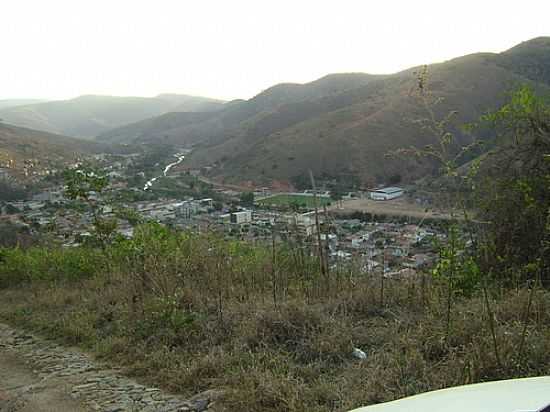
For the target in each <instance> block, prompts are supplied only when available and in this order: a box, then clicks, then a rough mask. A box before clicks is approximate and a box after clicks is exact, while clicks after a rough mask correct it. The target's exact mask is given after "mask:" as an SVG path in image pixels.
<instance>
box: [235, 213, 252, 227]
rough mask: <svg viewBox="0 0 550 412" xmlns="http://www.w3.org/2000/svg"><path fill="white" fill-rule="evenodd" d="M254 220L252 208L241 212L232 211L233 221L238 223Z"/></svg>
mask: <svg viewBox="0 0 550 412" xmlns="http://www.w3.org/2000/svg"><path fill="white" fill-rule="evenodd" d="M250 222H252V211H251V210H242V211H240V212H233V213H231V223H236V224H238V225H240V224H243V223H250Z"/></svg>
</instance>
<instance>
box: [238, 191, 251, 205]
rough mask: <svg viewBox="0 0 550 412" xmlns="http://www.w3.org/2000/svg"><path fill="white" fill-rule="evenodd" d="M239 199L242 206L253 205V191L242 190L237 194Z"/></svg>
mask: <svg viewBox="0 0 550 412" xmlns="http://www.w3.org/2000/svg"><path fill="white" fill-rule="evenodd" d="M239 200H240V202H241V205H243V206H246V207H252V206H254V192H242V193H241V194H240V196H239Z"/></svg>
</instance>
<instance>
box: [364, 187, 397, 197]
mask: <svg viewBox="0 0 550 412" xmlns="http://www.w3.org/2000/svg"><path fill="white" fill-rule="evenodd" d="M404 192H405V191H404V190H403V189H401V188H400V187H384V188H382V189H376V190H371V191H369V195H370V198H371V199H372V200H390V199H395V198H396V197H399V196H402V195H403V193H404Z"/></svg>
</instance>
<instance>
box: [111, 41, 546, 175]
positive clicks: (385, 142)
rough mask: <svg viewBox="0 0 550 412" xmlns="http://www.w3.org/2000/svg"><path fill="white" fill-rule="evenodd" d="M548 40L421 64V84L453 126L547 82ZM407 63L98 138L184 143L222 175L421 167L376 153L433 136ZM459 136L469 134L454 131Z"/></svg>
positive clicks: (288, 87)
mask: <svg viewBox="0 0 550 412" xmlns="http://www.w3.org/2000/svg"><path fill="white" fill-rule="evenodd" d="M549 60H550V38H537V39H533V40H531V41H528V42H524V43H522V44H520V45H518V46H516V47H514V48H512V49H510V50H508V51H506V52H504V53H501V54H493V53H479V54H473V55H468V56H464V57H459V58H456V59H453V60H450V61H447V62H444V63H440V64H432V65H430V66H428V72H429V79H428V86H429V89H430V91H431V92H432V93H433V96H434V99H437V98H440V99H441V103H440V104H439V105H438V106H437V107H436V112H437V113H436V114H437V115H438V116H444V115H445V114H446V113H448V112H449V111H451V110H457V111H458V118H457V124H461V123H464V122H471V121H473V120H476V119H477V118H478V117H479V115H480V114H482V113H483V112H485V111H487V110H489V109H492V108H496V107H497V106H499V105H500V104H501V103H502V102H503V101H504V99H505V98H506V93H507V91H509V90H510V89H512V88H513V87H515V86H517V85H519V84H521V83H525V82H530V83H531V84H533V85H534V86H535V87H536V88H539V89H544V90H546V89H547V88H548V86H549V85H550V72H549V70H550V69H549V67H550V62H549ZM415 70H416V69H415V68H411V69H409V70H405V71H403V72H400V73H396V74H393V75H388V76H372V75H366V74H340V75H330V76H326V77H324V78H322V79H319V80H317V81H314V82H312V83H308V84H304V85H297V84H280V85H276V86H274V87H272V88H270V89H267V90H265V91H264V92H262V93H260V94H258V95H257V96H255V97H254V98H252V99H250V100H248V101H238V102H234V103H232V104H231V105H228V106H227V107H226V108H225V109H224V110H221V111H219V112H216V113H209V114H204V115H197V116H194V117H190V116H188V115H184V114H171V115H170V116H166V117H164V118H156V119H150V120H148V121H147V122H145V123H141V124H134V125H131V126H127V127H126V128H124V129H115V130H113V131H111V132H108V133H106V134H103V135H102V136H101V139H104V140H107V141H109V140H113V141H119V142H123V141H126V142H130V141H135V140H136V139H137V140H138V141H141V142H155V141H156V142H158V141H159V140H161V141H166V142H170V143H172V144H187V145H194V146H195V151H194V153H193V154H192V156H190V158H189V159H188V164H189V165H191V166H202V165H214V166H215V168H214V170H213V176H215V177H219V178H224V179H226V180H230V181H246V180H252V181H256V182H264V183H269V182H270V181H272V180H273V179H276V180H285V181H293V180H294V179H296V178H297V177H299V176H302V175H304V174H305V173H307V171H308V170H309V169H312V170H313V171H314V172H315V173H316V174H317V175H323V174H324V175H325V176H349V175H353V176H357V177H359V178H360V179H361V180H362V181H363V182H369V183H370V182H373V181H380V182H383V181H384V180H386V178H387V177H388V176H392V175H396V174H398V175H401V176H402V177H403V178H405V179H413V178H415V177H416V176H419V175H421V174H425V172H426V169H418V168H416V167H414V166H413V165H412V162H411V163H407V162H403V161H391V160H388V159H387V158H385V156H384V155H385V154H386V153H387V152H389V151H391V150H394V149H397V148H401V147H408V146H411V145H415V146H423V145H426V144H429V143H432V142H433V141H434V137H433V136H432V135H430V134H429V133H427V132H426V130H423V129H421V128H420V127H419V126H418V125H417V124H415V120H418V119H422V118H425V117H427V112H426V111H425V109H424V108H423V107H422V106H421V104H420V102H419V99H418V97H417V95H416V93H415V90H416V84H417V80H416V75H415V74H414V72H415ZM456 133H457V137H458V140H459V142H460V143H466V142H468V141H470V140H469V139H470V137H469V136H467V135H464V134H462V132H461V131H460V129H458V128H457V130H456Z"/></svg>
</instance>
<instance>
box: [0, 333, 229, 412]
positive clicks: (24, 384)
mask: <svg viewBox="0 0 550 412" xmlns="http://www.w3.org/2000/svg"><path fill="white" fill-rule="evenodd" d="M221 395H222V392H221V391H217V390H208V391H205V392H202V393H199V394H197V395H195V396H194V397H192V398H190V399H182V398H180V397H178V396H174V395H171V394H168V393H165V392H163V391H161V390H160V389H158V388H154V387H148V386H146V385H142V384H140V383H138V382H136V381H134V380H132V379H129V378H128V377H126V376H124V375H123V374H122V373H121V371H120V370H119V369H113V368H109V367H107V366H106V365H103V364H101V363H99V362H96V361H95V360H94V359H92V358H91V357H90V356H89V355H87V354H85V353H82V352H80V351H78V350H76V349H72V348H65V347H63V346H60V345H58V344H56V343H53V342H51V341H48V340H46V339H42V338H39V337H36V336H32V335H29V334H27V333H25V332H22V331H19V330H15V329H13V328H11V327H9V326H7V325H4V324H1V323H0V412H83V411H102V412H126V411H128V412H137V411H142V412H161V411H162V412H176V411H180V412H185V411H187V412H191V411H194V412H203V411H208V412H215V411H222V410H223V409H221V406H220V405H219V404H218V403H217V402H216V400H217V399H219V397H220V396H221Z"/></svg>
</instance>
